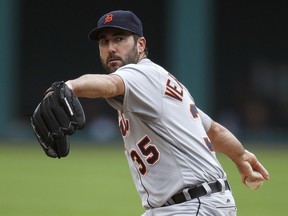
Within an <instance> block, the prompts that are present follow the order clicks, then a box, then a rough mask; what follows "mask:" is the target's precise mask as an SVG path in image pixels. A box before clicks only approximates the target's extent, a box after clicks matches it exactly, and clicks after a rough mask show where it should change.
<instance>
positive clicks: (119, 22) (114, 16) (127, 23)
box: [88, 10, 143, 41]
mask: <svg viewBox="0 0 288 216" xmlns="http://www.w3.org/2000/svg"><path fill="white" fill-rule="evenodd" d="M105 28H118V29H123V30H126V31H130V32H132V33H135V34H137V35H139V36H140V37H142V36H143V27H142V23H141V21H140V19H139V18H138V17H137V16H136V15H135V14H134V13H133V12H131V11H124V10H116V11H111V12H109V13H107V14H105V15H103V16H102V17H101V18H100V19H99V21H98V25H97V27H96V28H94V29H93V30H92V31H91V32H90V33H89V35H88V38H89V39H90V40H96V41H98V39H99V34H100V33H101V32H102V31H103V30H104V29H105Z"/></svg>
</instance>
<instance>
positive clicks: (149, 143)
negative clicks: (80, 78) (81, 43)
mask: <svg viewBox="0 0 288 216" xmlns="http://www.w3.org/2000/svg"><path fill="white" fill-rule="evenodd" d="M114 73H115V74H117V75H119V76H120V77H121V78H122V79H123V81H124V84H125V95H124V97H117V98H111V99H107V101H108V102H109V104H110V105H111V106H112V107H114V108H115V109H117V110H118V115H119V127H120V131H121V133H122V136H123V140H124V143H125V149H126V151H125V152H126V156H127V159H128V162H129V166H130V169H131V173H132V176H133V179H134V182H135V185H136V188H137V190H138V192H139V194H140V197H141V199H142V205H143V207H144V208H146V209H149V208H154V207H159V206H162V205H163V204H164V203H165V202H166V201H167V200H168V199H169V198H170V197H171V196H173V195H174V194H175V193H177V192H179V191H182V190H183V189H184V188H186V187H189V186H193V185H198V184H199V183H203V182H210V181H214V180H216V179H225V178H226V174H225V172H224V171H223V169H222V167H221V165H220V163H219V162H218V160H217V159H216V156H215V152H214V151H213V148H212V145H211V143H210V141H209V139H208V137H207V134H206V131H207V130H208V129H209V127H210V125H211V119H210V118H209V117H208V116H207V115H206V114H205V113H203V112H202V111H201V110H200V109H198V108H197V107H196V105H195V103H194V100H193V98H192V97H191V95H190V94H189V92H188V91H187V89H186V88H185V87H184V86H183V85H182V84H181V83H180V82H179V81H178V80H177V79H176V78H175V77H173V76H172V75H171V74H170V73H168V72H167V71H166V70H165V69H163V68H162V67H160V66H159V65H157V64H155V63H153V62H152V61H150V60H149V59H143V60H141V61H140V62H139V63H138V64H128V65H125V66H123V67H121V68H120V69H118V70H117V71H116V72H114Z"/></svg>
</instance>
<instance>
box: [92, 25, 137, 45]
mask: <svg viewBox="0 0 288 216" xmlns="http://www.w3.org/2000/svg"><path fill="white" fill-rule="evenodd" d="M107 28H117V29H122V30H125V31H129V32H132V33H134V34H137V33H136V32H133V31H131V30H130V29H127V28H122V27H119V26H115V25H106V26H102V27H99V28H94V29H93V30H92V31H91V32H90V33H89V34H88V38H89V39H90V40H93V41H98V40H99V35H100V33H101V32H102V31H103V30H105V29H107Z"/></svg>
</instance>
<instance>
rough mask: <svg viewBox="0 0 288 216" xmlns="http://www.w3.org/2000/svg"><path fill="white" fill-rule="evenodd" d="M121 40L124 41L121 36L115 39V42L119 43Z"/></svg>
mask: <svg viewBox="0 0 288 216" xmlns="http://www.w3.org/2000/svg"><path fill="white" fill-rule="evenodd" d="M122 40H124V37H122V36H118V37H115V41H116V42H121V41H122Z"/></svg>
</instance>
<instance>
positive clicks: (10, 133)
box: [0, 0, 288, 216]
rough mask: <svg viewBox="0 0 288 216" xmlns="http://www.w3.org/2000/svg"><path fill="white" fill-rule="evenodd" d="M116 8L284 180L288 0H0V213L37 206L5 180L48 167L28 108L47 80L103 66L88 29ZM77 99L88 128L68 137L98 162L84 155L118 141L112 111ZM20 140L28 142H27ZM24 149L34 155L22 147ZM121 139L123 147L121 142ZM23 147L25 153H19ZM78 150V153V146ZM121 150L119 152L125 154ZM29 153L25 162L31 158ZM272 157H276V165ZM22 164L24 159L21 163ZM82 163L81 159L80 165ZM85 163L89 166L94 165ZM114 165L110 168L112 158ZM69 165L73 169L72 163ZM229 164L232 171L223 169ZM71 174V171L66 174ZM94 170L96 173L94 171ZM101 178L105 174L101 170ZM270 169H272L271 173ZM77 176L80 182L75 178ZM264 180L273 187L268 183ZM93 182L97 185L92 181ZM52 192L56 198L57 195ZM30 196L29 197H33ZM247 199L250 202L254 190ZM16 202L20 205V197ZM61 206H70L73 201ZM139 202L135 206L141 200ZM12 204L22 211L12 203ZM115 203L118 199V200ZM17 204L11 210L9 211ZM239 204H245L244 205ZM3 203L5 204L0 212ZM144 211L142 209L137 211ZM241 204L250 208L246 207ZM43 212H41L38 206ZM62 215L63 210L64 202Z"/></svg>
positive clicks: (155, 55) (154, 55)
mask: <svg viewBox="0 0 288 216" xmlns="http://www.w3.org/2000/svg"><path fill="white" fill-rule="evenodd" d="M115 9H127V10H132V11H133V12H135V14H137V15H138V16H139V18H140V19H141V20H142V22H143V26H144V34H145V37H146V39H147V41H148V48H149V58H150V59H152V60H153V61H155V62H156V63H159V64H160V65H162V66H164V67H165V68H167V69H168V70H169V71H170V72H171V73H172V74H174V75H175V76H176V77H178V79H179V80H180V81H181V82H182V83H184V84H185V85H186V87H187V88H188V89H190V91H191V93H192V96H193V97H194V99H195V101H196V104H198V107H200V108H201V109H202V110H204V111H205V112H206V113H208V114H209V115H210V116H211V117H212V118H213V119H215V120H216V121H219V122H221V123H222V124H223V125H225V126H226V127H227V128H229V129H230V130H231V131H232V132H233V133H234V134H235V135H236V136H237V137H239V139H240V140H241V141H242V142H243V144H244V145H245V146H247V148H252V149H254V150H255V153H256V154H257V153H258V152H259V154H260V159H261V160H264V161H267V163H268V164H264V165H266V166H267V168H271V169H272V170H270V172H272V173H273V174H274V176H275V177H276V176H277V177H278V179H277V180H276V182H277V185H278V184H281V183H282V181H283V182H285V180H286V181H287V180H288V178H287V176H285V175H283V174H286V173H287V171H288V170H287V167H286V166H283V165H285V159H286V157H287V156H286V153H287V149H288V148H287V147H288V133H287V132H288V52H287V49H288V40H287V38H288V37H287V36H288V28H287V21H288V2H287V1H286V0H275V1H273V2H271V1H257V0H251V1H231V0H224V1H215V0H155V1H154V0H137V1H133V0H122V1H118V0H105V1H97V0H57V1H49V0H29V1H28V0H0V47H1V49H0V91H1V92H2V94H1V95H2V96H1V106H0V122H1V124H0V170H2V171H3V170H4V172H2V175H4V178H2V184H1V186H0V189H1V190H2V194H4V195H5V196H2V195H1V196H0V215H5V216H6V215H30V216H31V215H33V214H31V211H29V213H28V211H27V212H26V214H25V213H23V212H24V210H23V209H24V208H22V207H21V206H22V205H23V206H25V205H26V204H27V202H28V201H27V200H26V202H25V203H24V204H23V200H22V201H21V200H18V201H17V199H16V201H15V196H16V194H17V193H16V191H19V190H20V191H21V189H20V188H21V187H19V186H18V187H17V190H16V189H15V191H14V190H10V189H11V188H13V185H14V186H15V185H18V184H19V182H18V181H16V180H15V179H14V180H12V181H11V179H13V178H16V179H17V180H18V178H20V181H21V180H23V179H21V178H22V177H23V176H25V174H24V173H23V176H22V175H21V176H20V174H19V175H18V176H17V175H16V176H15V175H12V173H14V174H15V173H19V172H20V169H21V172H23V169H27V172H26V175H27V176H32V178H33V177H34V180H35V176H37V177H36V179H38V180H39V181H43V179H41V178H40V177H41V175H42V174H43V173H42V174H41V175H40V176H38V175H37V174H35V173H34V170H33V169H29V168H27V167H26V168H24V167H25V163H26V162H27V164H26V165H27V166H30V164H38V165H39V167H38V169H40V168H41V166H42V163H44V164H46V165H47V167H45V169H48V170H49V168H51V167H49V165H48V164H49V163H48V161H51V160H48V159H43V157H44V155H43V154H42V152H40V151H41V150H40V149H39V148H40V147H39V146H38V144H37V142H36V140H35V137H34V134H33V133H32V130H31V127H30V116H31V114H32V113H33V111H34V109H35V107H36V105H37V104H38V102H39V101H40V100H41V98H42V95H43V92H44V91H45V90H46V89H47V88H48V87H49V86H50V85H51V83H52V82H54V81H59V80H68V79H73V78H76V77H78V76H80V75H82V74H85V73H103V70H102V68H101V65H100V62H99V57H98V47H97V44H96V43H94V42H91V41H89V40H88V38H87V35H88V33H89V31H90V30H91V29H92V28H94V27H95V26H96V23H97V20H98V18H99V16H101V15H102V14H104V13H106V12H108V11H110V10H115ZM81 102H82V103H83V106H84V110H85V112H86V115H87V126H86V128H85V130H83V131H81V132H80V133H78V134H76V135H75V136H73V141H75V143H76V144H74V145H75V149H76V150H74V152H76V151H79V155H81V153H82V152H85V154H83V157H81V158H82V159H83V158H86V159H87V160H88V158H90V160H89V161H85V160H84V162H87V163H92V164H94V163H95V164H97V163H99V162H97V161H93V158H94V157H95V155H93V156H92V155H91V154H88V155H86V153H90V152H91V151H90V150H89V148H93V150H94V149H95V148H98V147H99V151H100V152H102V151H101V149H102V148H103V146H104V145H108V146H109V147H111V146H112V147H114V146H115V145H118V144H119V145H120V146H121V137H120V133H119V132H118V128H117V116H116V113H115V111H114V110H113V109H112V108H111V107H109V106H108V104H106V102H105V100H103V99H98V100H88V99H81ZM73 141H72V142H73ZM115 143H116V144H115ZM26 146H28V147H29V148H28V150H27V149H26ZM36 146H37V147H36ZM81 146H84V147H83V148H81ZM18 147H19V148H18ZM34 147H35V149H34ZM30 148H31V155H30V156H28V155H29V151H30ZM72 148H73V143H72ZM119 148H120V150H119V149H118V150H119V152H121V151H122V149H121V147H119ZM97 151H98V149H95V152H97ZM22 152H23V153H24V154H28V155H26V156H23V155H22ZM35 152H36V153H35ZM104 152H106V153H107V152H109V151H104ZM116 152H117V153H118V151H116ZM269 152H271V158H270V159H271V160H269V158H267V157H269ZM38 154H40V155H38ZM74 154H76V153H74ZM95 154H96V153H95ZM107 154H108V155H107V157H113V158H114V156H113V153H111V154H109V153H107ZM85 155H86V156H85ZM121 156H122V155H121ZM23 157H24V158H23ZM74 157H76V158H77V156H75V155H74ZM79 157H80V156H79ZM122 157H123V158H122V159H123V160H125V159H124V156H122ZM28 158H29V160H31V161H30V162H28V161H27V160H28ZM274 158H275V160H273V159H274ZM104 159H105V158H104ZM122 159H121V160H122ZM43 160H44V161H43ZM64 160H66V159H64ZM95 160H96V159H95ZM12 161H14V162H13V163H12ZM67 161H72V162H71V163H72V164H73V165H75V164H77V163H76V162H75V159H74V160H73V159H70V158H67ZM82 162H83V160H82ZM82 162H81V164H82ZM84 162H83V163H84ZM273 162H274V163H275V164H273V165H272V164H271V163H273ZM18 163H19V164H20V165H22V166H24V167H21V166H19V164H18ZM51 163H53V164H52V166H53V167H55V166H58V165H57V162H55V161H53V162H51ZM60 163H61V166H62V168H63V169H64V170H66V169H67V167H69V163H68V162H67V163H65V162H62V160H61V162H60ZM105 163H107V161H106V162H105ZM116 163H117V164H119V163H118V162H116ZM277 163H278V165H280V164H281V165H282V167H283V169H279V166H277V165H276V164H277ZM120 164H121V163H120ZM124 164H125V162H124ZM286 164H287V160H286ZM82 165H83V166H84V167H86V165H85V164H82ZM125 165H126V164H125ZM89 166H90V167H91V168H92V167H93V166H91V164H89ZM95 166H96V165H95ZM111 166H112V168H113V166H114V165H113V163H112V164H111ZM20 167H21V168H20ZM277 167H278V169H277ZM125 168H126V169H125V171H123V172H126V173H128V174H127V175H129V171H128V167H125ZM233 168H234V167H233ZM11 170H13V172H12V171H11ZM36 170H37V169H36ZM79 170H80V168H79ZM79 170H78V171H79ZM95 170H97V168H95ZM95 170H90V169H89V170H87V173H90V172H97V171H95ZM38 171H39V170H38ZM70 171H71V170H70ZM35 172H36V171H35ZM47 172H49V171H47ZM50 172H52V171H51V170H50ZM75 172H77V171H75V170H73V171H72V173H75ZM83 172H84V171H83ZM227 172H228V173H230V172H233V171H232V169H231V170H230V169H229V171H227ZM33 173H34V174H33ZM56 173H57V172H56ZM59 173H61V170H59ZM87 173H86V174H87ZM63 175H64V174H63ZM71 175H72V174H71ZM91 175H92V174H91ZM286 175H288V174H286ZM49 176H50V178H51V176H53V175H52V173H51V175H48V178H49ZM101 176H102V175H101ZM68 177H69V178H71V177H72V176H69V175H68ZM89 177H90V176H89ZM92 177H95V179H96V180H97V179H98V180H99V176H98V175H97V173H94V175H92ZM102 177H103V179H105V177H104V176H102ZM129 177H130V176H128V178H127V179H129ZM271 177H272V178H273V175H271ZM61 178H63V180H62V181H63V183H64V182H66V180H65V179H64V177H63V176H62V177H61ZM87 178H88V177H87ZM280 178H281V179H280ZM24 179H26V178H24ZM238 180H239V179H237V181H238ZM27 181H31V179H28V180H27ZM45 181H47V184H49V179H46V177H45ZM45 181H44V182H45ZM52 181H53V180H52ZM91 181H92V180H91ZM103 181H104V180H103ZM119 181H120V180H119ZM127 181H128V182H129V183H131V184H132V181H131V180H130V179H129V180H126V179H125V180H123V182H127ZM0 182H1V180H0ZM79 182H81V181H80V180H79ZM104 182H105V181H104ZM232 182H233V180H232ZM274 182H275V181H274ZM10 183H11V184H12V183H13V185H10ZM75 183H76V184H77V181H75ZM82 183H83V182H82ZM86 183H87V182H86ZM235 183H236V181H235ZM84 184H85V182H84ZM87 184H89V183H87ZM91 184H92V183H91ZM131 184H128V185H130V186H127V187H131V188H132V189H131V193H133V194H135V193H136V192H135V191H133V190H134V189H133V185H132V186H131ZM269 184H270V186H272V185H273V182H270V183H269ZM269 184H267V186H268V185H269ZM24 185H26V186H27V187H26V189H27V191H29V190H28V189H29V187H33V184H32V185H30V184H24ZM236 185H237V183H236ZM94 186H95V187H97V184H96V185H94ZM278 186H281V185H278ZM71 187H73V186H71ZM74 187H77V186H74ZM275 187H276V183H275V185H273V187H271V188H270V190H269V188H265V187H264V188H263V191H262V193H264V194H265V195H263V194H262V195H261V196H262V197H266V201H267V204H264V205H263V209H264V210H263V212H262V213H261V214H259V215H265V212H266V213H267V212H269V211H267V210H265V208H266V207H267V206H268V203H270V204H271V200H269V199H268V197H269V193H270V192H271V193H272V194H273V195H274V196H275V199H277V196H278V197H280V193H281V192H280V189H279V194H278V193H276V192H278V190H275ZM236 188H237V186H236ZM273 188H274V191H273ZM286 188H287V186H286ZM41 189H42V187H41V186H39V188H38V190H41ZM1 190H0V192H1ZM55 190H57V192H59V191H60V193H61V183H59V185H58V186H55ZM66 190H67V191H68V190H69V189H68V188H66ZM92 190H94V189H92ZM95 190H96V189H95ZM123 190H125V191H126V190H127V188H126V189H125V187H124V188H123ZM128 190H130V188H129V189H128ZM236 190H237V189H236ZM240 190H241V189H240V187H239V191H240ZM265 190H267V191H265ZM13 191H14V192H15V194H14V192H13ZM27 191H25V193H26V192H27ZM64 191H65V190H64ZM67 191H66V192H67ZM87 191H89V190H88V189H87ZM22 192H24V191H22ZM268 192H269V193H268ZM11 193H12V194H11ZM103 193H104V192H103ZM236 193H237V191H236ZM245 193H246V194H245V195H243V197H246V196H250V194H252V193H250V192H249V191H247V190H246V191H245ZM253 193H254V192H253ZM258 193H261V192H258ZM0 194H1V193H0ZM58 194H59V193H58ZM55 196H56V197H57V194H56V195H55ZM61 196H62V198H61V199H65V198H67V197H63V194H61ZM82 196H83V197H85V196H84V195H82ZM43 197H45V196H44V194H43ZM116 197H117V196H116ZM135 197H137V195H136V194H135ZM241 197H242V196H241ZM91 198H93V195H91ZM94 198H95V199H96V197H94ZM130 198H131V201H132V200H133V201H134V200H135V198H134V196H132V197H130ZM246 198H247V197H246ZM246 198H245V199H241V198H239V202H240V203H241V202H246V206H247V205H249V201H247V200H246ZM24 199H25V197H24ZM120 199H121V198H120ZM122 199H123V198H122ZM136 199H137V198H136ZM279 199H280V198H279ZM279 199H278V200H277V202H278V201H279V203H276V202H275V206H274V208H277V209H278V210H277V211H278V212H279V214H278V215H285V213H283V212H281V209H280V207H279V205H280V204H281V206H285V204H286V205H287V204H288V202H287V198H283V199H282V198H281V201H280V200H279ZM28 200H29V198H28ZM36 200H37V199H33V202H34V201H35V202H36ZM118 200H119V197H118ZM254 200H255V199H254ZM74 201H75V202H76V200H74ZM250 201H251V202H252V199H251V200H250ZM43 202H47V203H48V202H49V201H48V198H47V201H43ZM78 202H79V201H78ZM113 202H115V201H113ZM251 202H250V205H251ZM20 203H22V205H20V206H19V204H20ZM91 203H93V202H92V201H91ZM104 203H105V202H104ZM261 203H262V204H263V203H265V202H264V201H263V202H259V209H261V208H260V206H261ZM65 205H67V206H66V207H67V208H68V207H69V203H68V204H65ZM123 205H125V204H124V203H123ZM135 205H137V206H138V205H140V203H139V200H137V202H136V204H135ZM265 205H266V206H265ZM17 206H19V211H22V214H21V213H19V212H18V213H17V211H15V209H17ZM28 206H29V205H28ZM73 206H74V207H75V204H73V202H72V204H71V206H70V208H71V209H73ZM88 206H89V208H90V209H91V212H93V206H90V205H88V204H87V205H86V206H84V207H83V208H79V209H80V210H79V212H81V211H82V213H83V209H84V208H85V209H86V210H87V208H88ZM101 206H102V207H103V208H104V209H105V208H106V209H109V207H107V206H105V205H99V206H98V207H97V208H98V209H99V207H101ZM26 207H27V205H26ZM42 207H43V208H45V206H42ZM118 207H119V208H121V205H118ZM122 207H123V206H122ZM13 208H14V211H11V212H10V213H9V211H10V210H11V209H13ZM27 208H28V207H27ZM116 208H117V207H116ZM136 208H138V207H136ZM241 208H245V205H243V206H241ZM254 208H255V206H254ZM1 209H2V211H4V210H5V209H6V210H5V212H1ZM3 209H4V210H3ZM59 209H61V207H59ZM251 209H252V207H251ZM62 210H63V209H62ZM59 211H60V212H61V210H59ZM72 211H73V210H72ZM242 211H243V210H242ZM275 211H276V210H275ZM277 211H276V213H275V215H277ZM12 212H13V213H12ZM39 212H41V208H40V209H39ZM39 212H38V211H36V210H35V215H39V214H38V213H39ZM91 212H90V211H87V212H86V214H87V215H90V214H89V213H91ZM108 212H110V210H109V211H108V210H107V211H106V213H105V211H104V212H102V213H99V212H98V213H96V211H94V215H95V214H96V215H118V214H114V213H111V212H110V213H108ZM124 212H126V214H125V213H123V214H122V215H134V214H133V213H131V212H133V211H131V210H130V211H129V208H128V209H126V210H124ZM129 212H130V213H129ZM135 212H137V210H135ZM140 212H141V211H139V208H138V212H137V213H138V215H139V214H140ZM247 212H250V213H251V211H247ZM50 213H51V214H49V213H47V214H46V215H52V212H50ZM74 213H75V214H73V213H72V212H69V214H67V215H80V213H79V214H77V211H75V212H74ZM41 214H42V215H45V214H44V213H43V212H42V213H41ZM53 214H54V213H53ZM59 214H60V213H59ZM91 214H92V213H91ZM54 215H55V214H54ZM56 215H57V214H56ZM60 215H66V214H65V213H64V211H63V212H62V213H61V214H60ZM119 215H121V214H120V213H119ZM239 215H240V216H241V215H245V216H247V215H248V214H247V213H245V214H243V213H242V214H239ZM249 215H258V214H249ZM266 215H271V214H270V213H269V214H268V213H267V214H266Z"/></svg>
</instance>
